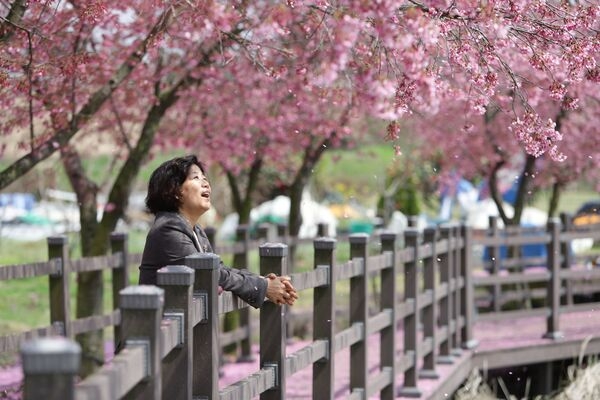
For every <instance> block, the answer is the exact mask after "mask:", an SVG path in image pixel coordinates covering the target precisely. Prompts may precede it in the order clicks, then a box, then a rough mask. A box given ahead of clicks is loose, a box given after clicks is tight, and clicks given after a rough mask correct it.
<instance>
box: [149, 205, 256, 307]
mask: <svg viewBox="0 0 600 400" xmlns="http://www.w3.org/2000/svg"><path fill="white" fill-rule="evenodd" d="M194 230H195V232H196V235H197V236H198V241H199V243H197V242H196V238H195V237H194V234H193V233H192V228H191V227H190V226H189V224H188V223H187V221H186V220H185V219H184V218H183V217H182V216H181V215H180V214H179V213H176V212H159V213H157V214H156V218H155V220H154V224H153V225H152V227H151V228H150V232H148V236H147V237H146V245H145V247H144V253H143V254H142V264H141V265H140V279H139V283H140V285H156V271H158V270H159V269H160V268H162V267H164V266H166V265H184V259H185V257H187V256H189V255H191V254H195V253H212V252H213V249H212V246H211V245H210V241H209V240H208V238H207V236H206V234H205V233H204V230H203V229H202V228H201V227H200V226H198V225H195V226H194ZM219 286H221V287H222V288H223V289H224V290H229V291H231V292H233V293H234V294H235V295H236V296H238V297H239V298H240V299H242V300H244V301H245V302H246V303H248V304H250V305H251V306H253V307H255V308H258V307H260V306H261V305H262V304H263V302H264V299H265V295H266V293H267V282H266V281H265V279H264V278H263V277H261V276H259V275H257V274H253V273H251V272H249V271H248V270H238V269H234V268H229V267H226V266H225V265H224V264H223V262H221V265H220V266H219Z"/></svg>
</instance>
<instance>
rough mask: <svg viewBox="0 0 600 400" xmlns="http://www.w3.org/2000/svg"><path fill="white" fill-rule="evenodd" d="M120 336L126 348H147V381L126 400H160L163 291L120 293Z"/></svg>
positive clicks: (127, 290)
mask: <svg viewBox="0 0 600 400" xmlns="http://www.w3.org/2000/svg"><path fill="white" fill-rule="evenodd" d="M120 295H121V297H120V303H119V305H120V307H121V333H122V334H123V340H124V341H125V348H127V347H129V346H142V347H144V349H145V351H146V355H147V358H146V360H147V362H146V365H143V366H140V368H146V374H147V376H146V378H145V379H144V380H142V381H141V382H140V383H138V384H137V385H136V386H135V387H134V388H133V389H132V390H131V391H130V392H129V393H128V394H127V396H126V398H127V399H144V400H160V399H161V395H162V387H161V386H162V382H161V362H162V357H161V353H160V346H161V343H160V324H161V321H162V312H163V304H164V290H162V289H161V288H159V287H157V286H152V285H141V286H128V287H126V288H125V289H123V290H121V294H120Z"/></svg>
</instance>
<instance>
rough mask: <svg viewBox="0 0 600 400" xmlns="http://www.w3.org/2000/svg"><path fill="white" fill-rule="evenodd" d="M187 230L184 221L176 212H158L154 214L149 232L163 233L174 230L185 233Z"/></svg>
mask: <svg viewBox="0 0 600 400" xmlns="http://www.w3.org/2000/svg"><path fill="white" fill-rule="evenodd" d="M186 229H187V226H186V222H185V220H184V219H183V218H182V217H181V216H180V215H179V214H178V213H176V212H159V213H157V214H156V217H155V219H154V223H153V224H152V227H151V228H150V232H151V233H152V232H156V233H158V232H163V233H164V232H165V231H169V230H176V231H181V232H185V231H186Z"/></svg>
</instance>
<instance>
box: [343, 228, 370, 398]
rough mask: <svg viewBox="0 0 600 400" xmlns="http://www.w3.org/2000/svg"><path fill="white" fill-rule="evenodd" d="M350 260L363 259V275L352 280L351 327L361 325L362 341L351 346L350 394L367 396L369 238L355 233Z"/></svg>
mask: <svg viewBox="0 0 600 400" xmlns="http://www.w3.org/2000/svg"><path fill="white" fill-rule="evenodd" d="M348 240H349V242H350V259H357V258H358V259H361V260H362V263H363V273H362V274H360V275H359V276H354V277H352V278H350V325H355V324H360V327H361V333H362V334H361V340H359V341H358V342H356V343H354V344H352V345H351V346H350V392H351V393H355V392H359V393H363V398H364V397H365V396H366V388H367V383H368V382H367V379H368V372H369V371H368V358H367V332H368V329H367V323H368V320H369V304H368V299H369V290H368V278H369V273H368V265H367V259H368V254H369V253H368V248H367V244H368V242H369V236H368V235H367V234H366V233H355V234H352V235H350V237H349V238H348Z"/></svg>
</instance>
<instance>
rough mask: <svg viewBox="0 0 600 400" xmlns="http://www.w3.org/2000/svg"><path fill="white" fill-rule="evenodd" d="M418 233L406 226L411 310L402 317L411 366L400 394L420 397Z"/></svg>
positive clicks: (407, 289) (406, 271)
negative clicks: (410, 255)
mask: <svg viewBox="0 0 600 400" xmlns="http://www.w3.org/2000/svg"><path fill="white" fill-rule="evenodd" d="M420 236H421V235H420V233H419V231H418V229H416V228H407V229H406V230H405V232H404V243H405V245H406V247H407V248H411V249H412V250H413V259H412V260H411V261H409V262H407V263H406V264H405V265H404V301H406V302H410V303H411V304H412V306H411V307H410V308H411V310H412V312H409V313H408V315H406V316H405V317H404V353H405V354H406V355H407V356H409V358H410V359H411V364H412V365H411V366H410V367H408V368H407V369H406V370H405V371H404V382H403V384H402V389H401V390H400V394H401V395H402V396H407V397H420V396H421V391H420V390H419V388H418V387H417V380H418V374H417V369H418V367H419V365H418V363H419V345H418V341H419V339H418V338H419V319H420V318H419V316H420V314H421V308H420V305H419V261H420V258H421V255H420V254H419V242H420Z"/></svg>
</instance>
